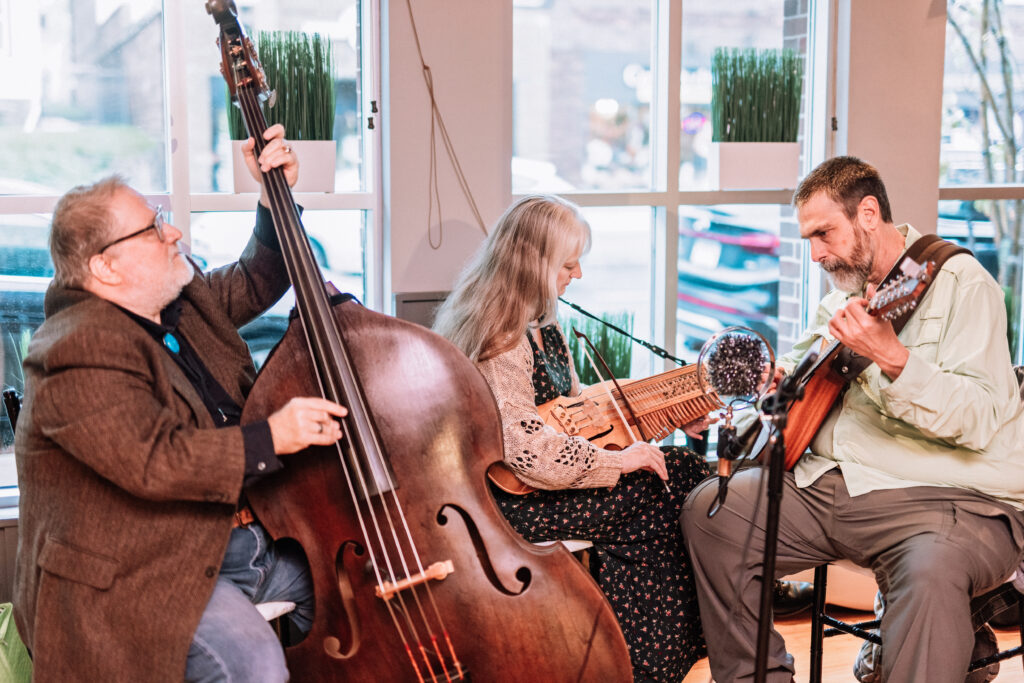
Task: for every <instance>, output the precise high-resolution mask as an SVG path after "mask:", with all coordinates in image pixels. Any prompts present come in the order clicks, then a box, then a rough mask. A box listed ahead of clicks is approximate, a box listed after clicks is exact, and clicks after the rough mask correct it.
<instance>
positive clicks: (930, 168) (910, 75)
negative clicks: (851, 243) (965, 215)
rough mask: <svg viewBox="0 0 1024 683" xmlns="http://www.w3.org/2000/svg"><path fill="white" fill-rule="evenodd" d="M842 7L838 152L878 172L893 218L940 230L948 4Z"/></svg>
mask: <svg viewBox="0 0 1024 683" xmlns="http://www.w3.org/2000/svg"><path fill="white" fill-rule="evenodd" d="M838 9H839V29H838V41H837V55H836V59H837V65H838V69H837V71H838V76H837V84H836V85H837V93H836V98H837V107H836V109H837V112H836V116H837V117H838V120H839V131H838V133H837V137H836V154H853V155H855V156H859V157H861V158H863V159H865V160H866V161H869V162H870V163H872V164H874V165H875V166H876V167H877V168H878V170H879V172H881V174H882V178H883V180H884V181H885V184H886V188H887V190H888V192H889V201H890V203H891V204H892V209H893V220H895V221H896V222H897V223H911V224H912V225H913V226H914V227H915V228H917V229H918V230H920V231H921V232H926V233H928V232H935V224H936V221H937V220H938V201H939V189H938V179H939V138H940V136H941V122H942V73H943V64H944V54H945V36H946V3H945V0H898V1H894V0H840V1H839V8H838ZM846 26H848V27H849V31H848V32H847V31H845V30H844V27H846Z"/></svg>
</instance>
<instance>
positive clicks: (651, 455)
mask: <svg viewBox="0 0 1024 683" xmlns="http://www.w3.org/2000/svg"><path fill="white" fill-rule="evenodd" d="M635 470H648V471H650V472H654V473H655V474H657V475H658V476H659V477H661V478H662V479H663V480H665V481H667V480H668V468H666V467H665V454H664V453H662V452H661V449H660V448H658V447H657V446H652V445H651V444H649V443H646V442H644V441H637V442H636V443H635V444H633V445H632V446H630V447H629V448H627V449H626V450H624V451H622V473H623V474H625V473H627V472H633V471H635Z"/></svg>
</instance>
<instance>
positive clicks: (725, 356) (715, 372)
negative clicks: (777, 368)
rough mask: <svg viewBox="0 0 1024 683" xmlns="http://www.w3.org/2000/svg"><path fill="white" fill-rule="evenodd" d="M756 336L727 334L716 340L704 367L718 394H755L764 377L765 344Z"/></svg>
mask: <svg viewBox="0 0 1024 683" xmlns="http://www.w3.org/2000/svg"><path fill="white" fill-rule="evenodd" d="M762 344H763V343H762V341H761V339H760V338H758V337H752V336H750V335H746V334H739V333H730V334H726V335H723V336H722V337H720V338H719V339H717V340H716V342H715V344H714V345H713V347H712V348H711V350H710V353H709V354H708V358H707V362H706V363H705V367H706V368H707V372H708V381H709V383H710V384H711V386H712V387H713V388H714V390H715V391H717V392H718V394H719V395H721V396H749V395H751V394H755V395H756V394H757V393H758V392H759V391H760V389H761V385H762V384H763V383H764V380H765V376H764V375H765V372H764V368H765V364H766V362H767V359H766V358H765V353H764V347H763V345H762Z"/></svg>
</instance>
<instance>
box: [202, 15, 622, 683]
mask: <svg viewBox="0 0 1024 683" xmlns="http://www.w3.org/2000/svg"><path fill="white" fill-rule="evenodd" d="M206 8H207V11H208V12H209V13H210V14H212V15H213V17H214V19H215V20H216V21H217V23H218V25H219V27H220V48H221V59H222V62H221V71H222V73H223V74H224V77H225V80H226V82H227V84H228V89H229V91H230V92H231V95H232V98H233V100H234V101H235V103H236V104H237V106H238V107H239V109H240V110H241V113H242V118H243V120H244V121H245V125H246V128H247V130H248V132H249V135H250V136H251V137H252V138H254V139H255V140H256V150H255V151H256V154H257V155H259V154H260V153H261V152H262V150H263V149H264V144H265V143H264V140H263V133H264V132H265V131H266V129H267V123H266V119H265V118H264V114H263V111H262V108H261V107H262V106H263V105H269V104H270V103H271V102H272V97H271V96H270V95H269V92H270V89H269V85H270V84H268V83H266V79H265V78H264V76H263V74H262V72H261V70H260V68H259V61H258V59H257V57H256V54H255V49H254V47H253V45H252V43H251V42H250V41H249V39H248V37H247V36H246V34H245V31H244V29H243V27H242V26H241V24H240V23H239V21H238V17H237V12H236V10H235V5H234V2H232V1H231V0H207V2H206ZM286 96H287V94H286V93H283V92H282V93H280V94H279V97H280V98H284V97H286ZM263 185H264V193H265V195H266V197H267V199H268V201H269V205H270V211H271V214H272V215H273V219H274V227H275V230H276V232H277V236H278V241H279V242H280V247H281V255H282V258H283V261H284V265H285V268H286V269H287V272H288V276H289V279H290V281H291V284H292V288H293V290H294V292H295V302H296V303H295V306H296V310H297V312H298V316H297V320H293V321H292V322H291V323H290V325H289V329H288V331H287V332H286V333H285V336H284V338H283V339H282V340H281V342H280V343H279V344H278V346H276V347H275V349H274V350H273V352H272V353H271V355H270V356H269V357H268V358H267V361H266V363H265V364H264V366H263V368H262V370H261V372H260V374H259V376H258V377H257V378H256V381H255V383H254V385H253V388H252V391H251V392H250V394H249V397H248V398H247V400H246V404H245V409H244V411H243V414H242V423H243V424H247V423H250V422H254V421H257V420H263V419H266V417H267V416H268V415H270V414H272V413H273V412H274V411H275V410H277V409H278V408H280V407H281V406H283V405H284V404H285V403H287V401H288V400H289V399H290V398H292V397H294V396H300V395H312V394H319V395H321V396H323V397H325V398H327V399H330V400H332V401H335V402H337V403H340V404H342V405H345V406H346V407H347V408H348V415H347V416H346V417H345V418H343V419H342V420H341V421H340V422H341V426H342V432H343V438H342V440H341V441H340V442H338V443H337V444H335V445H334V446H332V447H330V448H323V447H316V448H311V449H308V450H306V451H304V452H302V453H298V454H295V455H291V456H287V457H286V458H285V467H284V468H283V469H282V470H280V471H278V472H276V473H275V474H274V476H273V477H269V478H268V479H266V480H263V481H261V482H258V483H257V484H256V485H254V486H253V487H251V488H249V489H247V496H248V499H249V501H250V504H251V505H252V507H253V509H254V510H255V512H256V515H257V517H258V518H259V520H260V522H261V524H262V525H263V526H264V527H265V528H266V529H267V531H268V532H269V533H270V535H271V536H272V537H273V538H274V539H275V540H277V541H280V542H286V541H285V539H293V540H294V541H295V542H297V543H298V545H299V546H301V547H302V549H303V551H304V552H305V554H306V557H307V559H308V562H309V571H310V575H311V578H312V583H313V592H314V599H315V612H314V616H313V624H312V626H311V627H310V630H309V632H308V634H307V635H306V637H305V638H304V639H302V640H301V641H300V642H298V643H295V644H291V645H289V646H288V647H287V649H286V655H287V659H288V667H289V671H290V672H291V676H292V678H293V679H294V680H300V681H318V682H319V681H338V682H339V683H340V682H341V681H350V680H388V681H460V680H466V679H467V677H468V672H470V671H472V672H473V675H474V677H477V678H478V679H479V680H487V681H532V680H566V681H569V680H610V681H618V680H622V681H626V680H630V679H631V668H630V664H629V654H628V651H627V649H626V644H625V640H624V639H623V637H622V634H621V631H620V630H619V628H618V624H617V622H616V620H615V616H614V613H613V612H612V610H611V607H610V606H609V605H608V602H607V601H606V600H605V598H604V596H603V594H602V593H601V591H600V589H599V588H598V587H597V584H596V583H594V581H593V580H592V579H591V577H590V576H589V574H588V573H587V571H586V570H585V569H584V568H583V566H582V565H581V564H580V563H579V562H577V561H576V560H575V559H574V558H572V557H571V556H570V555H568V553H565V552H564V551H560V550H558V549H549V548H536V547H533V546H531V545H530V544H528V543H526V542H525V541H523V540H522V539H521V538H519V537H518V536H516V535H515V533H514V532H513V531H512V529H511V527H510V526H509V525H508V523H507V522H506V521H505V520H504V518H503V517H502V516H501V513H500V512H499V511H498V509H497V506H496V505H495V503H494V500H493V498H492V497H491V495H490V492H489V490H488V488H487V485H486V470H487V467H488V466H489V465H490V464H491V463H493V462H496V461H499V460H501V459H502V440H501V428H500V421H499V418H498V413H497V406H496V404H495V403H494V399H493V396H492V395H491V393H490V390H489V389H488V387H487V384H486V382H485V381H484V380H483V377H482V376H481V375H480V373H479V372H478V371H477V369H476V367H475V366H474V365H473V364H472V363H471V362H470V361H469V360H468V359H467V358H466V357H465V356H464V355H463V354H462V353H461V352H460V351H459V350H458V349H456V348H455V347H454V346H453V345H451V344H450V343H448V342H447V341H445V340H443V339H442V338H440V337H439V336H438V335H436V334H433V333H432V332H430V331H428V330H426V329H424V328H422V327H420V326H418V325H413V324H412V323H407V322H403V321H400V320H397V319H395V318H392V317H390V316H385V315H382V314H379V313H374V312H373V311H368V310H366V309H364V308H362V306H360V305H359V304H358V303H357V302H354V301H351V300H348V301H344V302H341V303H337V304H332V303H331V299H330V291H331V290H330V288H329V286H328V285H327V284H326V283H325V282H324V280H323V277H322V275H321V273H320V270H319V267H318V266H317V264H316V260H315V258H314V257H313V252H312V250H311V248H310V244H309V240H308V238H307V237H306V234H305V231H304V229H303V227H302V222H301V220H300V216H299V212H298V210H297V208H296V205H295V202H294V199H293V197H292V194H291V189H290V188H289V187H288V183H287V182H286V180H285V177H284V173H283V171H282V170H281V169H280V168H275V169H273V170H271V171H270V172H268V173H264V174H263ZM448 510H457V511H458V513H459V515H460V516H461V518H462V519H463V520H464V521H465V523H466V530H467V531H468V534H466V533H462V532H461V531H460V530H459V529H456V528H452V527H451V526H449V525H447V524H446V523H445V521H444V516H445V511H448ZM509 577H514V579H518V580H519V581H520V584H521V585H520V587H519V590H510V589H508V588H506V587H505V586H506V585H512V584H513V583H514V581H512V580H509ZM553 652H556V653H558V656H557V657H553V656H551V655H552V653H553ZM523 658H525V659H526V660H528V665H526V666H517V665H515V664H510V663H512V662H514V660H517V659H523Z"/></svg>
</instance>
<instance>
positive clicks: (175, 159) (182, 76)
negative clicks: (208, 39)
mask: <svg viewBox="0 0 1024 683" xmlns="http://www.w3.org/2000/svg"><path fill="white" fill-rule="evenodd" d="M164 46H165V47H164V69H165V70H166V75H167V77H166V78H165V79H164V82H165V84H166V85H165V97H166V101H167V103H168V106H167V108H166V110H165V116H167V117H168V120H167V131H168V136H167V139H166V140H164V144H165V145H167V148H168V152H169V154H168V155H167V156H168V158H169V160H170V161H169V169H168V170H169V171H170V177H171V183H170V190H171V213H172V214H173V216H172V217H173V220H174V226H175V227H176V228H178V229H179V230H181V232H182V234H184V236H185V237H184V239H185V241H186V242H191V236H192V231H191V214H192V211H191V196H190V194H191V186H190V185H189V183H190V180H189V169H188V160H189V141H188V89H187V86H186V73H185V64H186V62H187V61H188V60H187V58H186V54H185V52H186V51H185V17H184V14H183V8H182V3H180V2H164ZM212 50H213V45H212V44H211V51H212ZM211 54H212V52H211Z"/></svg>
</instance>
